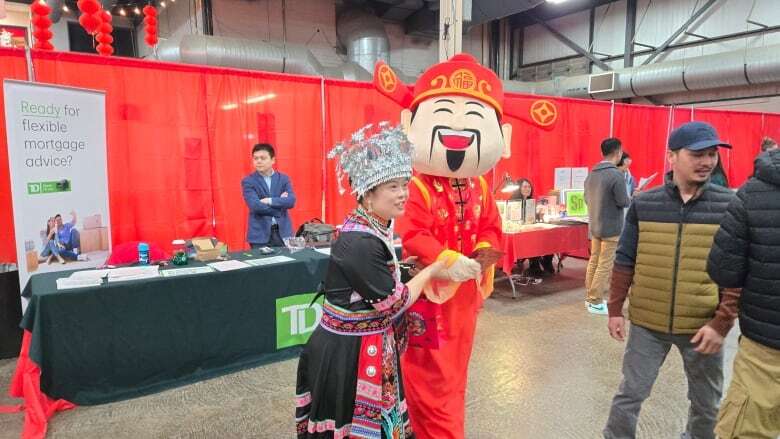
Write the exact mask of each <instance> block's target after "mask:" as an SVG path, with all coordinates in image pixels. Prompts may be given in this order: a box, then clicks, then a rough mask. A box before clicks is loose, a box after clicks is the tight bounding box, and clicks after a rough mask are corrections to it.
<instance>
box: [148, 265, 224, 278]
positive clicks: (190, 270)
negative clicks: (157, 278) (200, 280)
mask: <svg viewBox="0 0 780 439" xmlns="http://www.w3.org/2000/svg"><path fill="white" fill-rule="evenodd" d="M212 272H214V269H213V268H211V267H207V266H206V267H184V268H170V269H168V270H162V271H160V274H161V275H162V276H163V277H172V276H183V275H186V274H201V273H212Z"/></svg>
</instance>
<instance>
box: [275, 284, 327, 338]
mask: <svg viewBox="0 0 780 439" xmlns="http://www.w3.org/2000/svg"><path fill="white" fill-rule="evenodd" d="M314 296H316V293H311V294H299V295H297V296H289V297H282V298H280V299H276V349H282V348H286V347H289V346H295V345H299V344H304V343H306V342H307V341H308V340H309V336H311V333H312V332H314V329H316V328H317V325H319V324H320V318H322V301H323V298H322V297H320V298H319V299H317V302H315V303H313V304H312V305H311V306H309V304H310V303H311V301H312V300H313V299H314Z"/></svg>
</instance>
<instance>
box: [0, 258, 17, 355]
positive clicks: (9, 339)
mask: <svg viewBox="0 0 780 439" xmlns="http://www.w3.org/2000/svg"><path fill="white" fill-rule="evenodd" d="M21 318H22V303H21V301H20V300H19V272H18V271H7V272H4V273H0V358H11V357H16V356H17V355H19V348H20V346H21V344H22V329H21V328H20V327H19V320H21Z"/></svg>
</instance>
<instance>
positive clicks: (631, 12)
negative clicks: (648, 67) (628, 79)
mask: <svg viewBox="0 0 780 439" xmlns="http://www.w3.org/2000/svg"><path fill="white" fill-rule="evenodd" d="M636 4H637V0H627V2H626V39H625V46H624V48H623V67H633V66H634V37H635V36H636Z"/></svg>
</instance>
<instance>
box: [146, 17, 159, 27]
mask: <svg viewBox="0 0 780 439" xmlns="http://www.w3.org/2000/svg"><path fill="white" fill-rule="evenodd" d="M144 23H146V25H147V26H157V18H155V17H152V16H151V15H149V16H147V17H146V18H144Z"/></svg>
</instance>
